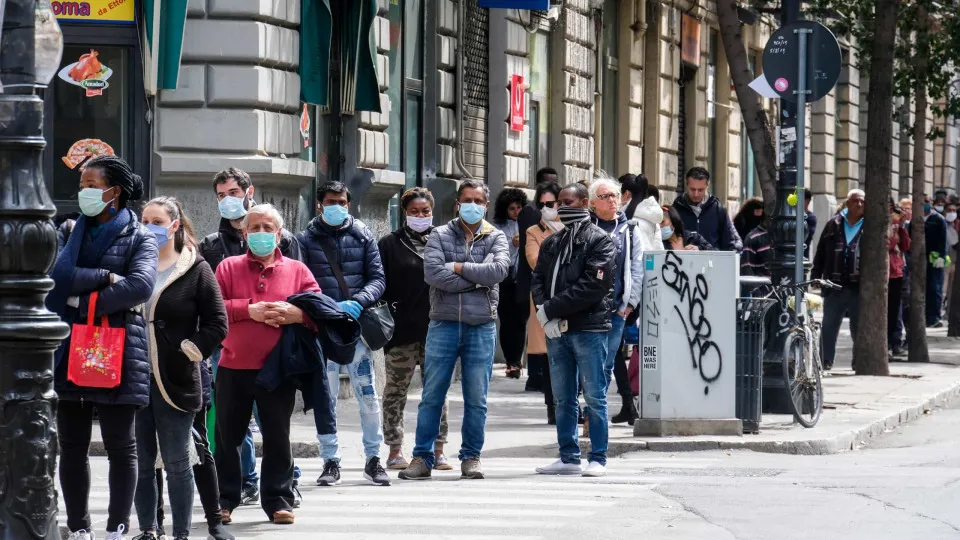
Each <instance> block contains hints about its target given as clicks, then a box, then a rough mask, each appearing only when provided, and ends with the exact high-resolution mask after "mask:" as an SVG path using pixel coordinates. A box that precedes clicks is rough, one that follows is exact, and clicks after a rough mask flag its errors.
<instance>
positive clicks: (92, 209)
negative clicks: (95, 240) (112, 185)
mask: <svg viewBox="0 0 960 540" xmlns="http://www.w3.org/2000/svg"><path fill="white" fill-rule="evenodd" d="M105 191H106V190H105V189H103V190H100V189H97V188H92V187H88V188H83V189H81V190H80V193H79V195H77V202H78V203H79V204H80V211H81V212H83V215H85V216H88V217H97V216H99V215H100V214H102V213H103V209H104V208H106V207H107V205H108V204H110V203H112V202H113V201H114V199H110V202H103V193H104V192H105Z"/></svg>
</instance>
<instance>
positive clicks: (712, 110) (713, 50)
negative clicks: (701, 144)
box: [707, 29, 726, 194]
mask: <svg viewBox="0 0 960 540" xmlns="http://www.w3.org/2000/svg"><path fill="white" fill-rule="evenodd" d="M718 41H719V40H718V37H717V32H716V31H715V30H713V29H711V30H710V58H709V60H708V63H707V167H709V168H710V192H711V193H713V194H716V193H717V176H718V175H719V173H720V171H723V170H725V169H726V163H718V160H717V157H718V156H717V45H718Z"/></svg>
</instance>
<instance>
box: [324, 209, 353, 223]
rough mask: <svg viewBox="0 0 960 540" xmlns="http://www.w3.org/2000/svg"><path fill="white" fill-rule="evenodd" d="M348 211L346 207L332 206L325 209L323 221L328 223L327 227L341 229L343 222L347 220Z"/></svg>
mask: <svg viewBox="0 0 960 540" xmlns="http://www.w3.org/2000/svg"><path fill="white" fill-rule="evenodd" d="M348 213H349V210H347V207H346V206H340V205H339V204H331V205H330V206H324V207H323V221H325V222H327V225H330V226H332V227H339V226H340V225H343V222H344V221H345V220H346V219H347V214H348Z"/></svg>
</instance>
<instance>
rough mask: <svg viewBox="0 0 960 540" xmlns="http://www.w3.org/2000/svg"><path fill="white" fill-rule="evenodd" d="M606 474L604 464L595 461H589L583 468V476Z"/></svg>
mask: <svg viewBox="0 0 960 540" xmlns="http://www.w3.org/2000/svg"><path fill="white" fill-rule="evenodd" d="M606 475H607V467H606V466H605V465H601V464H599V463H597V462H596V461H591V462H590V463H589V464H588V465H587V468H586V469H584V470H583V476H591V477H597V476H606Z"/></svg>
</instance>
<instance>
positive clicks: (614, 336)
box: [591, 313, 626, 428]
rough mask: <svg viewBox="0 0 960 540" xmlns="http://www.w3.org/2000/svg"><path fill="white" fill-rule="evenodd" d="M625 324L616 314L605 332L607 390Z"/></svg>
mask: <svg viewBox="0 0 960 540" xmlns="http://www.w3.org/2000/svg"><path fill="white" fill-rule="evenodd" d="M625 323H626V321H625V320H624V318H623V317H621V316H620V315H618V314H616V313H614V314H613V317H611V318H610V324H611V325H612V327H611V328H610V330H609V331H608V332H607V356H606V357H605V359H604V362H603V374H604V376H605V377H606V380H607V386H606V388H608V389H609V388H610V381H611V380H612V379H613V365H614V363H615V362H616V359H617V351H619V350H620V344H621V343H622V342H623V326H624V324H625ZM621 393H622V392H621ZM591 428H592V426H591Z"/></svg>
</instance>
